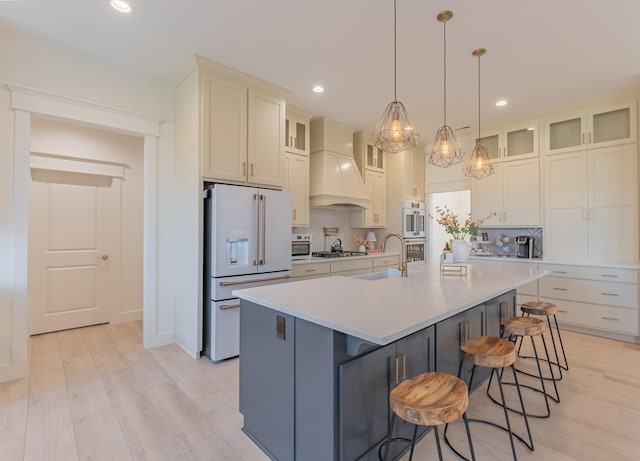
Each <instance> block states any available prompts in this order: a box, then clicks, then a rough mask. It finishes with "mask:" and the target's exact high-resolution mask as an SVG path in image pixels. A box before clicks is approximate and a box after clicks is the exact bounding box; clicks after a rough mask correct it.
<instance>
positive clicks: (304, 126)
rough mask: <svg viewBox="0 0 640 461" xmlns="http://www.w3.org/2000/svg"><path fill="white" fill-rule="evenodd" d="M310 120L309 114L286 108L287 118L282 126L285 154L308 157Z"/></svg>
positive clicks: (289, 107) (290, 107)
mask: <svg viewBox="0 0 640 461" xmlns="http://www.w3.org/2000/svg"><path fill="white" fill-rule="evenodd" d="M310 120H311V114H309V113H307V112H304V111H302V110H300V109H297V108H294V107H292V106H289V105H288V106H287V118H286V120H285V126H284V132H285V137H284V140H285V145H284V150H285V152H291V153H293V154H301V155H309V151H310V145H309V138H310V135H309V133H310Z"/></svg>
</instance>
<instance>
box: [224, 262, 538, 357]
mask: <svg viewBox="0 0 640 461" xmlns="http://www.w3.org/2000/svg"><path fill="white" fill-rule="evenodd" d="M420 269H421V270H419V271H416V272H414V273H412V274H410V275H409V277H406V278H402V277H394V278H387V279H380V280H363V279H358V278H354V277H341V276H334V277H326V278H319V279H312V280H304V281H299V282H291V283H283V284H278V285H268V286H264V287H258V288H248V289H244V290H235V291H234V292H233V294H234V296H237V297H239V298H240V299H243V300H246V301H251V302H254V303H256V304H260V305H263V306H266V307H268V308H270V309H273V310H276V311H279V312H282V313H284V314H289V315H292V316H295V317H298V318H301V319H304V320H307V321H310V322H313V323H316V324H319V325H322V326H324V327H327V328H331V329H333V330H336V331H340V332H342V333H345V334H348V335H352V336H355V337H357V338H360V339H363V340H365V341H370V342H373V343H376V344H380V345H385V344H389V343H391V342H393V341H396V340H398V339H400V338H403V337H405V336H407V335H409V334H411V333H414V332H416V331H418V330H421V329H423V328H425V327H427V326H430V325H433V324H435V323H437V322H439V321H441V320H444V319H446V318H448V317H451V316H452V315H455V314H457V313H459V312H462V311H464V310H467V309H468V308H470V307H473V306H476V305H478V304H482V303H483V302H484V301H487V300H489V299H492V298H495V297H496V296H498V295H500V294H502V293H505V292H507V291H509V290H512V289H515V288H517V287H519V286H522V285H525V284H527V283H529V282H531V281H533V280H536V279H538V278H541V277H543V276H544V275H545V274H546V271H544V270H538V269H535V268H527V267H513V266H511V265H506V264H499V263H497V264H479V265H473V264H469V265H468V268H467V275H459V274H455V275H453V274H446V275H442V274H441V272H440V265H439V264H437V263H431V264H424V265H420ZM412 270H415V269H414V268H412Z"/></svg>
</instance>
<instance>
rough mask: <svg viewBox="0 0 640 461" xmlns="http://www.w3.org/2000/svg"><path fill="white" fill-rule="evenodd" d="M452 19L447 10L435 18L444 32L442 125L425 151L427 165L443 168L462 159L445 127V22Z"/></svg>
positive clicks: (458, 148) (450, 133)
mask: <svg viewBox="0 0 640 461" xmlns="http://www.w3.org/2000/svg"><path fill="white" fill-rule="evenodd" d="M452 17H453V13H452V12H451V11H448V10H447V11H442V12H441V13H440V14H438V16H437V18H436V19H438V21H439V22H441V23H442V25H443V30H444V124H443V125H442V126H441V127H440V128H439V129H438V132H437V133H436V137H435V139H434V140H433V143H432V144H431V146H430V147H428V148H427V149H425V153H426V154H427V155H428V156H429V158H428V161H429V163H431V164H433V165H435V166H440V167H444V168H446V167H448V166H451V165H454V164H456V163H459V162H461V161H462V158H463V157H464V151H463V150H462V146H461V145H460V143H459V142H458V140H457V139H456V136H455V135H454V134H453V130H452V129H451V127H450V126H449V125H447V21H449V20H450V19H451V18H452Z"/></svg>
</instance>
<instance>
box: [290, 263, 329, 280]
mask: <svg viewBox="0 0 640 461" xmlns="http://www.w3.org/2000/svg"><path fill="white" fill-rule="evenodd" d="M329 268H330V265H329V263H311V264H293V265H292V266H291V273H292V275H293V278H295V279H297V278H298V277H306V276H309V275H322V274H324V275H329Z"/></svg>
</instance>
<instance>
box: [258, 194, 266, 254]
mask: <svg viewBox="0 0 640 461" xmlns="http://www.w3.org/2000/svg"><path fill="white" fill-rule="evenodd" d="M260 200H262V244H261V246H262V259H261V260H260V265H261V266H263V265H265V264H266V263H267V196H266V195H260Z"/></svg>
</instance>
